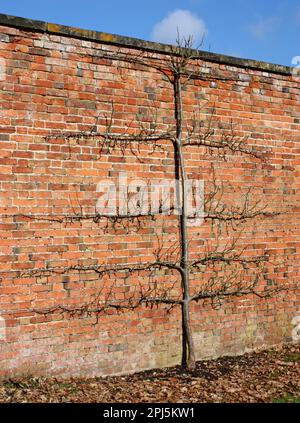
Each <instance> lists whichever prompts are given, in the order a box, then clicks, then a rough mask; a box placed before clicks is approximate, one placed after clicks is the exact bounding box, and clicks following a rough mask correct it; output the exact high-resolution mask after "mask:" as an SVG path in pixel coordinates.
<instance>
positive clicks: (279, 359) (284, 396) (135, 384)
mask: <svg viewBox="0 0 300 423" xmlns="http://www.w3.org/2000/svg"><path fill="white" fill-rule="evenodd" d="M0 402H2V403H3V402H44V403H48V402H99V403H103V402H112V403H114V402H127V403H131V402H169V403H175V402H300V344H298V345H285V346H283V347H280V348H274V349H271V350H266V351H261V352H257V353H249V354H245V355H243V356H239V357H223V358H220V359H217V360H209V361H201V362H198V363H197V369H196V370H195V371H194V372H193V373H187V372H184V371H183V370H182V369H180V368H179V367H172V368H168V369H162V370H153V371H148V372H142V373H136V374H134V375H129V376H125V377H124V376H118V377H107V378H93V379H79V378H76V379H68V380H67V379H64V380H58V379H46V378H26V379H18V380H12V379H11V380H8V381H4V382H2V383H0Z"/></svg>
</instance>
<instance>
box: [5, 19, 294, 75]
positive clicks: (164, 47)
mask: <svg viewBox="0 0 300 423" xmlns="http://www.w3.org/2000/svg"><path fill="white" fill-rule="evenodd" d="M0 25H2V26H9V27H14V28H19V29H22V30H29V31H37V32H46V33H49V34H56V35H62V36H68V37H73V38H79V39H85V40H90V41H98V42H101V43H105V44H112V45H116V46H119V47H127V48H134V49H139V50H145V51H152V52H156V53H162V54H171V53H172V54H174V46H171V45H168V44H161V43H156V42H152V41H145V40H141V39H138V38H132V37H125V36H121V35H115V34H109V33H106V32H98V31H92V30H87V29H81V28H76V27H71V26H65V25H60V24H55V23H49V22H44V21H38V20H33V19H27V18H21V17H17V16H10V15H5V14H0ZM194 53H195V56H197V57H198V58H199V59H202V60H205V61H208V62H214V63H221V64H225V65H231V66H235V67H240V68H248V69H256V70H260V71H263V72H270V73H277V74H283V75H292V73H293V68H292V67H290V66H283V65H276V64H273V63H267V62H261V61H257V60H252V59H242V58H237V57H232V56H226V55H223V54H216V53H210V52H206V51H201V50H195V51H194Z"/></svg>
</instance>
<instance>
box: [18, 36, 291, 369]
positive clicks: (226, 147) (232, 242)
mask: <svg viewBox="0 0 300 423" xmlns="http://www.w3.org/2000/svg"><path fill="white" fill-rule="evenodd" d="M97 54H98V58H99V57H101V58H103V59H107V60H111V61H115V62H116V64H117V62H123V63H128V64H130V65H131V66H133V67H134V66H135V65H138V66H139V69H141V68H142V69H143V68H146V69H147V68H149V67H151V68H152V69H155V70H156V71H157V72H159V73H161V74H162V75H164V77H165V79H166V80H167V81H168V82H169V84H170V86H171V87H172V91H173V110H170V115H171V117H172V118H174V122H175V125H174V126H171V127H170V128H169V130H167V131H165V132H160V131H159V130H158V129H157V127H158V126H157V125H156V123H157V122H155V119H153V121H152V122H151V128H150V126H147V125H145V124H143V123H142V122H140V129H139V130H134V131H130V130H128V128H129V125H128V128H124V133H123V134H120V133H119V132H116V131H114V105H113V103H112V111H111V116H110V117H109V118H106V123H105V125H103V124H102V125H100V124H99V117H97V119H96V122H95V125H93V128H92V129H91V130H89V131H86V132H79V133H74V132H68V133H64V132H61V133H59V134H50V135H48V136H47V137H46V139H47V140H50V139H53V138H62V139H66V140H67V141H71V140H77V141H78V142H81V140H94V141H95V143H98V145H99V152H100V153H99V154H105V153H109V152H110V151H111V150H112V149H114V148H119V149H120V150H121V151H122V152H123V153H125V152H127V151H131V152H132V153H133V154H135V155H136V156H137V157H139V154H140V153H139V148H140V146H141V145H147V146H149V145H152V146H153V149H154V150H155V149H159V148H164V147H163V146H164V145H165V143H169V145H170V146H172V148H173V157H174V175H175V179H176V181H178V184H177V191H176V194H177V199H176V201H174V203H173V205H172V207H171V209H173V211H174V210H176V212H177V214H178V225H177V228H178V238H177V239H178V242H176V241H174V243H173V245H172V246H171V247H170V248H169V249H168V250H166V249H164V248H158V249H157V251H155V252H154V255H153V256H154V259H153V261H152V262H147V263H137V264H135V265H133V264H128V265H123V264H122V265H107V264H105V263H104V264H99V265H93V266H82V265H80V264H78V265H72V266H69V267H64V268H61V267H60V268H53V269H49V268H47V269H38V270H34V271H31V272H30V275H33V274H34V275H43V274H45V273H47V274H49V273H50V274H51V273H54V274H56V273H57V274H67V273H69V272H74V271H75V272H76V271H78V272H91V271H93V272H96V274H97V275H98V278H99V290H98V292H97V295H95V297H93V298H92V299H91V300H90V301H88V302H87V303H85V304H78V305H76V306H73V305H69V306H68V305H66V304H58V305H55V306H54V307H52V308H49V309H47V310H44V309H43V310H40V309H38V310H35V311H36V312H37V313H43V314H48V313H57V312H61V313H66V314H69V315H73V316H77V315H95V316H97V319H98V318H99V317H101V315H103V314H104V313H106V312H108V311H111V310H115V311H117V312H125V311H130V310H134V309H136V308H137V307H140V306H148V307H153V306H159V305H161V304H162V305H165V306H166V307H169V309H172V308H174V307H180V308H181V316H182V365H183V366H185V367H187V368H189V369H193V368H194V367H195V346H194V340H193V331H192V326H191V311H190V307H191V303H192V302H199V301H206V300H209V301H212V304H213V303H214V302H215V301H223V300H224V299H226V298H232V297H240V296H245V295H251V294H252V295H258V296H259V297H261V298H266V297H269V296H271V295H274V294H275V293H277V292H279V291H280V290H281V289H282V287H280V286H278V284H277V283H276V281H273V280H272V281H271V282H270V280H271V277H270V275H269V273H268V271H269V269H270V266H271V264H270V261H269V257H268V254H267V252H263V253H262V254H260V255H259V256H249V254H246V255H244V249H243V248H239V245H238V239H239V234H240V233H242V228H243V225H244V224H245V223H247V222H249V221H251V220H255V221H256V220H257V219H261V218H272V217H274V216H275V215H278V214H279V213H281V212H283V211H281V212H278V210H277V211H272V210H269V209H268V208H267V207H265V206H264V205H261V204H260V202H259V201H254V200H253V199H252V195H251V190H250V189H249V190H246V193H245V194H243V196H242V197H241V198H240V201H239V203H238V204H233V205H231V206H229V205H226V202H225V201H224V186H223V185H222V183H220V182H219V181H218V180H217V178H216V176H215V171H213V172H212V173H213V181H212V183H211V184H210V186H209V190H208V192H205V195H204V200H203V201H204V204H203V216H202V218H203V220H204V221H210V222H211V223H212V225H214V228H215V229H213V230H215V231H216V236H215V239H217V240H218V237H219V239H221V234H222V233H223V232H225V234H226V233H227V234H228V238H229V239H228V242H227V243H226V244H225V245H224V243H222V242H221V241H220V243H219V242H218V241H216V243H215V245H214V247H213V248H211V249H207V250H206V251H205V252H204V253H203V254H200V255H198V256H197V255H195V253H194V252H193V254H191V251H190V250H191V248H190V245H191V242H192V240H191V239H190V236H189V224H190V221H191V220H192V219H197V218H199V216H197V215H193V214H190V213H189V209H188V203H187V197H188V190H189V187H188V177H187V172H186V163H185V151H186V149H189V148H197V147H198V148H199V149H201V148H204V149H206V152H207V154H209V155H210V156H211V158H212V161H213V159H214V154H216V155H217V157H218V158H222V159H225V158H226V156H227V155H234V154H238V155H245V156H248V157H249V160H256V161H263V160H265V159H266V158H267V153H266V151H264V150H262V149H260V150H259V149H255V148H252V147H250V146H249V143H248V139H247V137H245V136H240V135H238V132H236V131H235V127H234V125H233V124H231V123H230V124H228V125H227V126H226V127H221V126H220V125H219V126H218V125H217V124H218V118H217V116H216V113H215V110H212V111H211V112H210V114H209V115H207V118H206V119H205V120H204V122H203V121H201V120H200V118H198V117H197V116H196V115H195V116H190V117H189V122H186V118H185V116H186V114H185V113H184V98H183V92H184V90H185V89H186V87H187V86H188V84H189V83H191V82H193V81H194V80H203V81H206V80H209V81H212V82H216V81H221V82H226V81H232V80H234V76H228V77H225V76H224V75H222V74H221V73H220V74H218V73H210V74H207V73H203V72H202V71H201V69H200V70H199V66H197V65H199V60H200V59H199V55H198V53H197V51H195V50H193V49H192V40H191V39H187V40H186V39H183V40H178V46H177V47H176V48H175V47H174V48H173V50H172V51H171V52H169V54H168V55H166V56H165V57H164V58H162V57H161V56H159V55H155V54H150V53H147V52H142V53H141V54H139V55H132V54H131V55H130V54H128V53H126V54H125V53H123V52H122V51H121V50H120V51H117V52H116V51H113V52H110V51H108V50H103V51H102V52H98V53H97ZM141 71H142V70H141ZM100 127H101V128H100ZM99 128H100V129H99ZM163 210H164V203H163V202H161V204H160V207H159V210H157V212H153V210H148V211H146V212H145V210H144V211H141V210H140V209H139V208H138V207H137V210H136V211H135V212H134V213H125V214H124V213H123V214H122V213H121V212H120V210H118V211H117V213H116V214H115V215H114V216H112V215H111V214H109V213H102V212H101V211H99V210H96V209H95V213H90V214H88V213H84V211H80V212H78V213H70V214H66V215H62V216H53V215H51V216H50V215H49V216H37V215H27V216H23V217H27V218H29V219H41V220H47V221H49V222H51V221H55V222H61V223H64V222H68V223H72V222H74V221H83V220H92V221H94V222H96V223H97V222H100V221H102V220H106V221H107V222H108V224H109V225H110V224H112V225H116V224H124V222H125V221H126V222H128V221H130V222H132V223H133V225H134V226H135V230H136V231H137V232H138V231H139V228H140V225H143V221H144V220H145V219H155V218H156V215H157V214H160V213H161V212H162V211H163ZM164 218H165V219H168V216H165V217H164ZM240 228H241V230H240ZM164 269H166V270H171V271H172V272H174V273H176V274H177V278H175V279H174V282H173V283H172V284H171V285H168V287H164V286H158V285H157V284H152V283H151V282H150V278H149V283H148V285H147V283H145V284H140V285H139V286H138V285H137V286H136V289H135V291H134V293H133V294H132V295H131V296H130V297H128V298H126V300H125V299H124V300H118V299H116V297H115V295H114V290H113V286H112V287H111V289H110V291H109V292H108V293H107V292H106V294H105V296H103V289H104V286H103V284H102V285H101V280H103V278H104V277H108V278H115V277H119V278H120V277H122V276H120V275H123V274H124V273H125V274H126V278H128V277H130V276H131V275H136V274H139V275H142V277H143V278H144V279H146V276H145V274H149V275H155V273H156V272H161V271H164ZM204 269H208V276H207V280H204V281H203V280H200V278H202V275H203V274H204V273H205V271H204ZM26 274H28V272H26ZM191 276H193V277H194V278H196V280H198V278H199V283H198V284H197V283H196V284H194V285H193V287H191V280H190V279H191ZM262 282H263V283H262ZM267 282H268V283H267ZM177 283H178V284H179V285H180V286H178V287H177V290H179V291H180V295H179V296H177V297H176V298H175V297H174V295H173V294H172V289H173V288H174V286H175V285H176V284H177ZM145 286H146V288H145Z"/></svg>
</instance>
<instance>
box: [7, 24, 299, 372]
mask: <svg viewBox="0 0 300 423" xmlns="http://www.w3.org/2000/svg"><path fill="white" fill-rule="evenodd" d="M103 51H108V52H115V53H117V52H119V51H121V52H125V53H126V54H128V55H130V54H131V55H136V54H139V55H140V54H141V51H139V50H134V49H126V48H121V47H118V48H117V47H113V46H112V45H108V44H102V43H99V42H98V43H97V42H92V41H87V40H86V41H84V40H81V39H77V38H71V37H68V36H63V35H59V34H56V35H51V34H47V33H41V32H30V31H25V30H21V29H18V28H10V27H6V26H2V27H0V57H1V58H2V77H1V78H0V110H1V112H0V189H1V190H0V195H1V203H0V211H1V221H0V235H1V242H0V269H1V271H0V316H1V320H0V376H1V377H8V376H13V375H20V374H47V375H64V376H67V375H89V376H90V375H106V374H117V373H125V372H132V371H136V370H141V369H147V368H154V367H159V366H165V365H172V364H176V363H178V362H179V360H180V313H179V310H176V309H175V310H172V311H171V312H169V313H168V312H167V311H166V310H165V309H164V308H163V307H160V308H154V309H147V308H146V307H140V308H138V309H137V310H135V311H133V312H128V313H125V314H117V313H112V312H111V313H109V314H105V315H103V316H100V318H99V321H98V322H95V316H74V317H70V316H66V315H61V314H60V313H51V314H49V315H46V316H45V315H43V314H37V313H36V310H38V309H39V310H43V309H48V308H51V307H53V306H57V305H61V304H63V305H66V306H68V307H76V306H78V305H79V306H80V305H82V304H83V303H85V302H88V301H89V300H90V299H91V298H92V297H93V295H95V294H97V292H98V291H99V286H104V287H105V289H106V291H107V292H108V291H109V287H110V286H113V287H114V292H115V294H114V295H116V297H117V298H119V299H122V298H124V297H126V292H131V290H132V289H133V288H132V287H133V286H137V282H138V281H139V280H140V281H145V280H146V276H147V275H139V276H136V277H134V278H133V280H127V279H126V278H125V279H123V278H120V277H116V278H110V279H108V278H105V279H104V280H99V278H98V276H97V274H96V273H95V272H93V271H89V272H85V271H82V272H78V271H77V270H70V267H71V266H84V267H91V266H97V265H99V264H103V263H104V264H112V265H113V264H124V263H125V264H126V263H137V262H145V261H151V260H153V251H154V250H155V248H157V243H158V238H160V241H161V240H162V238H163V243H164V247H166V246H168V245H169V244H168V243H170V242H173V239H176V237H177V227H176V219H174V218H161V217H160V218H157V220H156V221H153V220H151V219H148V220H147V219H144V220H143V222H142V226H141V228H139V229H137V227H136V224H135V223H129V226H128V227H125V228H124V227H122V225H119V224H118V225H117V228H113V227H112V226H111V225H110V224H109V222H107V221H103V220H101V221H100V222H94V221H92V220H86V221H72V222H66V221H63V222H59V221H47V220H42V219H30V218H28V217H26V216H27V215H30V214H31V215H32V214H34V215H36V216H37V215H44V216H65V215H74V214H76V213H79V214H80V213H81V212H82V210H84V211H85V212H92V211H93V210H94V208H95V205H96V202H97V198H98V196H99V194H97V192H96V187H97V183H98V182H99V181H100V180H102V179H105V178H113V179H116V178H118V175H119V173H120V172H127V175H128V178H129V179H130V180H132V179H134V178H135V179H136V178H140V179H141V178H143V179H145V180H155V179H163V178H167V179H172V178H173V176H174V169H173V160H172V157H173V154H172V149H171V148H170V146H169V147H168V143H166V144H165V147H166V148H165V150H164V151H155V152H152V151H151V146H142V148H141V151H140V153H139V157H142V158H143V160H142V161H140V160H139V159H138V158H137V157H136V156H135V155H134V154H132V152H131V151H129V150H126V152H125V154H123V153H122V151H120V149H118V148H115V149H112V150H111V151H109V152H107V154H106V153H105V151H102V152H101V151H100V148H99V143H98V141H97V139H95V138H93V137H91V138H89V139H85V138H81V139H77V140H76V139H73V138H72V139H67V138H66V137H65V136H61V137H59V136H58V137H55V136H52V137H51V136H50V137H49V135H50V134H52V135H53V134H59V133H62V132H79V131H90V130H91V128H92V127H93V126H94V125H95V122H96V118H97V117H98V116H100V118H99V120H98V122H97V123H98V127H97V129H98V131H99V130H101V131H103V130H104V129H105V115H106V116H107V117H108V118H109V117H110V111H111V108H112V104H113V108H114V115H113V128H114V131H115V132H120V133H123V132H124V128H126V127H127V126H128V123H130V125H131V126H130V127H131V130H133V131H134V130H137V129H138V120H142V121H147V119H148V120H149V119H150V120H151V119H152V120H153V119H154V116H157V117H155V120H157V129H158V130H160V131H166V130H168V129H169V127H170V125H172V123H174V116H173V107H174V105H173V101H174V99H173V91H172V86H171V85H170V84H169V82H168V81H167V79H166V78H165V77H164V76H163V75H162V74H161V73H160V72H158V71H157V70H155V69H153V68H146V67H143V66H141V65H139V64H128V63H124V62H123V61H115V60H107V59H103V58H102V56H103ZM145 54H146V53H145ZM163 57H164V58H165V56H162V59H163ZM197 66H199V69H201V71H202V74H203V75H208V77H207V79H206V78H204V79H202V80H195V81H193V82H191V83H190V84H189V85H188V86H187V88H186V90H185V91H184V93H183V98H184V116H185V119H187V121H188V120H189V119H190V117H191V115H192V113H193V112H199V113H200V118H201V119H203V120H204V121H205V120H206V121H207V119H209V116H210V113H211V111H212V109H213V108H215V116H216V119H217V121H218V124H219V123H222V124H224V125H228V124H229V123H230V121H231V120H232V121H233V123H234V125H235V128H236V131H237V133H238V134H239V135H241V136H248V137H249V139H248V143H249V145H255V146H257V147H258V148H259V149H260V150H264V151H266V155H267V160H266V161H261V160H258V159H252V158H251V157H248V156H245V155H242V154H236V155H230V154H229V155H228V156H227V160H224V159H223V158H222V157H220V156H219V155H216V154H215V153H214V154H210V152H208V151H207V150H205V149H198V148H195V147H190V148H189V149H188V150H187V151H186V159H187V173H188V176H189V177H191V178H195V179H201V180H202V179H203V180H204V181H205V183H206V186H207V187H209V186H210V184H211V182H212V168H211V166H212V164H213V165H214V167H215V173H216V178H217V180H218V181H223V184H224V191H225V193H226V196H227V199H228V200H229V201H233V200H236V201H238V199H239V198H240V196H241V194H242V193H243V192H245V191H246V190H247V188H248V187H252V191H253V198H254V200H258V199H261V200H262V203H263V204H266V205H267V207H268V210H269V211H280V212H282V214H280V215H279V216H275V217H273V218H268V219H255V221H250V222H247V223H246V224H245V225H244V226H243V233H242V234H241V237H240V239H239V247H240V248H246V254H248V255H249V256H251V255H259V254H262V253H263V252H265V251H266V250H267V251H268V253H269V254H270V256H271V257H272V264H270V266H269V272H270V278H271V279H274V280H276V281H277V282H278V283H280V284H282V285H283V286H286V285H289V286H291V287H294V286H295V284H297V283H298V279H299V253H300V245H299V223H300V222H299V213H298V211H299V197H298V188H299V166H300V148H299V146H298V143H299V141H300V138H299V130H300V105H299V93H300V91H299V88H300V85H299V81H298V80H297V79H296V78H295V77H294V78H293V77H292V76H289V75H287V74H283V73H280V72H277V73H276V72H272V70H270V71H269V72H267V71H264V70H263V69H260V68H259V65H258V66H257V69H249V68H248V69H247V68H243V67H237V66H233V65H230V64H226V63H225V62H224V63H213V62H209V61H206V62H205V61H198V62H197ZM213 73H217V74H218V75H219V76H220V77H221V79H222V78H225V80H218V81H215V82H213V81H212V80H210V75H211V74H213ZM226 78H229V79H228V80H226ZM45 137H48V138H45ZM22 215H25V216H22ZM213 233H214V232H213V231H212V230H211V226H210V223H209V222H206V223H204V224H203V225H201V226H200V227H196V228H191V229H190V237H191V239H192V242H191V254H192V256H193V257H196V256H198V255H201V253H202V254H203V252H204V251H205V249H206V248H207V247H208V246H210V247H211V248H213V247H214V246H215V245H216V242H217V241H216V238H214V237H213ZM234 233H235V232H234V231H232V229H231V228H229V229H228V233H226V228H223V231H222V234H219V236H218V242H219V243H220V245H223V246H224V245H226V242H228V239H232V237H233V236H235V235H234ZM157 234H159V237H157ZM47 268H48V269H50V270H49V271H45V269H47ZM53 268H55V269H56V270H57V268H60V269H62V270H63V269H66V268H67V269H69V270H68V271H65V272H64V273H62V272H58V273H56V272H55V271H54V272H53V271H51V269H53ZM39 269H40V271H39ZM210 271H211V269H206V270H205V271H204V272H203V273H199V274H197V275H195V277H194V278H193V280H192V283H193V286H194V287H195V286H199V285H201V284H202V283H205V280H207V278H208V277H209V274H210V273H209V272H210ZM131 279H132V278H131ZM170 281H171V282H173V281H174V283H175V284H176V283H178V280H177V279H176V276H175V275H174V274H173V273H172V272H170V273H169V274H167V275H165V274H164V275H160V276H158V283H160V282H161V283H165V284H166V283H169V282H170ZM299 315H300V297H299V290H297V289H296V290H295V289H292V290H289V291H284V292H282V293H281V294H279V295H276V296H275V297H273V298H270V299H267V300H265V299H260V298H258V297H253V296H247V297H243V298H235V299H228V300H227V301H224V302H222V303H221V304H218V305H216V304H214V306H213V307H212V304H210V303H204V304H203V303H198V304H196V305H195V306H193V308H192V320H193V328H194V332H195V341H196V349H197V356H198V358H207V357H217V356H220V355H225V354H239V353H243V352H244V351H247V350H253V349H255V348H260V347H264V346H270V345H273V344H278V343H281V342H287V341H292V340H294V341H295V340H297V339H298V336H297V329H296V327H295V326H296V323H297V316H299Z"/></svg>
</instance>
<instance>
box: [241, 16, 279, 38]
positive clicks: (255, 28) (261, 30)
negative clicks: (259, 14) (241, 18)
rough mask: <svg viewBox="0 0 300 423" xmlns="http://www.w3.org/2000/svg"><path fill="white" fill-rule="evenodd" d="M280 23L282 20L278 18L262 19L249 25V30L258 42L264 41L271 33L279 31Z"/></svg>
mask: <svg viewBox="0 0 300 423" xmlns="http://www.w3.org/2000/svg"><path fill="white" fill-rule="evenodd" d="M279 23H280V18H278V17H276V16H271V17H267V18H261V19H260V20H259V21H257V22H255V23H253V24H251V25H248V26H247V30H248V31H249V32H250V34H252V35H253V37H254V38H256V39H257V40H264V39H266V37H267V36H268V35H269V34H270V33H272V32H274V31H275V30H276V29H277V27H278V24H279Z"/></svg>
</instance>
